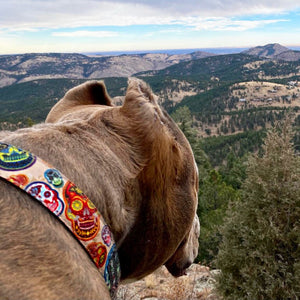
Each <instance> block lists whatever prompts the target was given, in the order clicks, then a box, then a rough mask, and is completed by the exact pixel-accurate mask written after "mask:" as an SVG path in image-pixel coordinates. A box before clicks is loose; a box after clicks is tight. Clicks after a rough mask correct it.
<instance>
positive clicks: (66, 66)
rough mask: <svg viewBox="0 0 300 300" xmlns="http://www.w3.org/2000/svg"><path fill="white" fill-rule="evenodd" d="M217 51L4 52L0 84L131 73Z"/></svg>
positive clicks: (164, 66) (120, 75) (127, 74)
mask: <svg viewBox="0 0 300 300" xmlns="http://www.w3.org/2000/svg"><path fill="white" fill-rule="evenodd" d="M211 55H214V54H211V53H206V52H194V53H191V54H179V55H168V54H159V53H158V54H155V53H152V54H136V55H120V56H100V57H99V56H93V57H91V56H86V55H82V54H76V53H73V54H67V53H48V54H22V55H2V56H0V87H3V86H7V85H11V84H14V83H22V82H26V81H32V80H36V79H57V78H70V79H91V78H106V77H128V76H131V75H132V74H134V73H137V72H141V71H146V70H159V69H163V68H166V67H168V66H170V65H173V64H176V63H179V62H182V61H190V60H193V59H199V58H203V57H207V56H211Z"/></svg>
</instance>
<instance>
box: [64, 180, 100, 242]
mask: <svg viewBox="0 0 300 300" xmlns="http://www.w3.org/2000/svg"><path fill="white" fill-rule="evenodd" d="M64 197H65V202H66V204H67V209H66V218H67V219H68V220H70V221H71V223H72V230H73V233H74V234H75V235H76V236H77V237H78V239H80V240H84V241H89V240H91V239H93V238H94V237H95V236H96V235H97V233H98V231H99V229H100V217H99V213H97V209H96V207H95V206H94V204H93V203H92V202H91V201H90V200H89V198H88V197H87V196H86V195H84V194H83V192H82V191H81V190H80V189H79V188H78V187H77V186H76V185H75V184H73V183H71V182H67V183H66V185H65V187H64Z"/></svg>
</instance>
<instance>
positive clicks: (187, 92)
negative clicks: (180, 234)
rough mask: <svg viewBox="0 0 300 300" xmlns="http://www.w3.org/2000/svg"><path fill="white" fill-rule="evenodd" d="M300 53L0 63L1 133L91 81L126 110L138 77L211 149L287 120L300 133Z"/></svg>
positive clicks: (269, 48) (38, 117)
mask: <svg viewBox="0 0 300 300" xmlns="http://www.w3.org/2000/svg"><path fill="white" fill-rule="evenodd" d="M299 53H300V51H292V50H289V49H287V48H285V47H283V46H281V45H278V44H271V45H266V46H259V47H256V48H252V49H249V50H245V51H243V52H241V53H235V54H225V55H224V54H222V55H216V54H212V53H206V52H195V53H190V54H172V55H169V54H166V53H162V54H159V53H150V54H133V55H129V54H126V55H120V56H86V55H82V54H59V53H56V54H55V53H54V54H23V55H10V56H0V87H1V88H0V105H1V110H0V129H8V130H14V129H16V128H19V127H24V126H30V125H32V124H34V123H39V122H42V121H43V120H44V119H45V117H46V115H47V113H48V112H49V110H50V109H51V107H52V106H53V105H54V104H55V103H56V102H57V101H58V100H59V99H60V98H62V97H63V95H64V93H65V92H66V91H67V90H68V89H70V88H72V87H74V86H76V85H78V84H80V83H82V82H84V81H85V80H89V79H102V80H104V81H105V84H106V85H107V89H108V91H109V93H110V96H111V97H112V98H113V100H114V103H115V104H116V105H121V104H122V101H123V100H124V95H125V92H126V86H127V78H128V77H129V76H136V77H140V78H141V79H143V80H145V81H146V82H148V83H149V84H150V86H151V87H152V89H153V91H154V92H155V93H156V94H157V95H158V96H159V102H160V104H161V105H162V106H163V107H164V108H165V109H166V110H167V111H168V112H169V113H170V114H174V113H175V112H176V111H178V110H179V109H182V108H185V107H186V108H187V109H188V110H189V111H190V113H191V117H190V122H191V126H192V128H193V130H195V131H196V132H197V136H198V137H199V138H203V139H206V140H207V141H209V139H217V138H218V137H222V136H223V137H225V136H229V137H230V136H232V135H235V139H237V137H240V139H241V140H243V139H244V137H243V136H245V135H247V134H248V133H249V132H253V134H254V135H255V134H256V135H259V134H260V133H259V132H261V131H264V130H265V129H266V128H270V127H271V126H273V125H274V124H275V123H276V122H277V121H280V120H282V119H283V118H284V117H285V116H286V115H287V114H289V115H290V116H291V119H292V120H293V122H294V124H295V128H297V130H298V131H299V124H300V60H299V59H300V56H299ZM298 56H299V59H298V60H297V59H295V58H297V57H298ZM283 57H284V59H283ZM179 122H180V120H179ZM259 141H260V139H257V144H259ZM239 143H242V142H241V141H239ZM296 146H297V147H299V148H300V145H299V146H298V144H297V145H296ZM234 147H235V146H234V144H231V145H230V149H234ZM236 147H237V149H238V147H240V146H236ZM254 148H255V149H258V148H257V147H254ZM255 149H253V150H255ZM235 151H239V150H235ZM242 153H243V151H240V152H239V155H242ZM223 156H224V155H221V156H220V157H221V158H220V159H218V162H216V164H219V163H221V162H222V157H223ZM213 160H214V159H213Z"/></svg>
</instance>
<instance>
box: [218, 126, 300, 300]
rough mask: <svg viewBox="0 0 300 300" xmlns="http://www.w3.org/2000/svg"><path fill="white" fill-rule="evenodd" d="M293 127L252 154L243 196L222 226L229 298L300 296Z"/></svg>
mask: <svg viewBox="0 0 300 300" xmlns="http://www.w3.org/2000/svg"><path fill="white" fill-rule="evenodd" d="M291 139H292V132H291V127H290V126H289V125H287V124H284V125H283V128H281V129H279V128H277V129H276V130H275V129H274V130H273V131H272V132H270V133H268V135H267V138H266V140H265V144H264V147H263V149H264V155H263V156H262V157H259V156H258V155H255V156H253V157H252V158H251V159H250V160H249V166H248V170H247V179H246V181H245V183H244V185H243V188H242V199H241V201H239V202H236V203H234V204H233V205H231V207H230V209H229V210H228V214H227V218H226V221H225V223H224V226H223V227H222V230H221V234H222V236H223V241H222V243H221V246H220V249H219V253H218V256H217V260H216V264H217V267H218V268H220V269H221V274H220V275H219V277H218V281H217V288H218V290H219V292H220V294H222V295H223V296H224V298H225V299H230V300H235V299H236V300H237V299H238V300H242V299H249V300H260V299H261V300H268V299H270V300H276V299H278V300H283V299H292V300H296V299H299V297H300V249H299V244H300V234H299V232H300V159H299V157H298V156H297V155H296V154H295V152H294V148H293V144H292V143H291V142H290V141H291Z"/></svg>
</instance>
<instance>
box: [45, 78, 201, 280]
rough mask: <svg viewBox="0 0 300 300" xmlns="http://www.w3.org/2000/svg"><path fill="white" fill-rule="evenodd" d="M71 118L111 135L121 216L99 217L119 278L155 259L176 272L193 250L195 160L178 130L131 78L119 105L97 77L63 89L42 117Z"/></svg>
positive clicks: (145, 270)
mask: <svg viewBox="0 0 300 300" xmlns="http://www.w3.org/2000/svg"><path fill="white" fill-rule="evenodd" d="M73 119H84V120H87V119H90V120H92V122H90V124H93V126H100V125H99V124H100V123H101V126H100V127H101V129H100V127H99V130H103V128H104V130H105V139H103V141H99V142H103V143H105V141H109V139H108V138H107V136H108V135H109V134H111V135H113V136H114V137H117V138H116V139H115V140H117V141H119V142H118V144H113V143H110V144H109V148H110V149H111V151H113V152H114V153H117V155H118V158H119V160H120V162H122V164H123V165H124V166H126V170H128V174H130V175H128V178H129V177H130V180H127V181H126V182H127V183H128V185H127V186H126V185H125V186H124V187H122V188H124V191H123V192H122V194H123V195H125V196H124V199H120V201H121V202H122V203H121V205H122V206H123V211H124V214H125V212H126V217H124V218H122V216H120V215H119V216H118V215H114V213H113V212H112V213H111V215H112V217H111V220H107V222H108V223H109V224H110V226H111V230H112V231H113V233H114V236H115V238H116V242H117V245H118V253H119V257H120V262H121V270H122V279H123V280H128V281H131V280H135V279H140V278H142V277H144V276H145V275H147V274H149V273H151V272H153V271H154V270H155V269H157V268H158V267H159V266H161V265H163V264H165V265H166V267H167V268H168V270H169V271H170V272H171V273H172V274H173V275H174V276H180V275H183V274H184V272H185V269H186V268H187V267H188V266H189V265H190V264H191V263H192V262H193V260H194V259H195V257H196V255H197V253H198V236H199V230H200V226H199V220H198V217H197V216H196V209H197V203H198V200H197V192H198V172H197V166H196V163H195V160H194V157H193V153H192V150H191V147H190V145H189V143H188V141H187V139H186V138H185V136H184V135H183V133H182V132H181V130H180V129H179V128H178V126H177V125H176V124H175V122H174V121H173V120H172V119H171V118H170V117H169V115H168V114H167V113H166V112H165V111H163V110H162V109H161V108H160V107H159V105H158V104H157V100H156V96H155V95H154V94H153V93H152V91H151V89H150V88H149V87H148V85H147V84H145V83H144V82H143V81H141V80H138V79H132V80H130V81H129V85H128V89H127V92H126V97H125V101H124V104H123V106H121V107H114V106H113V105H112V101H111V99H110V98H109V96H108V94H107V92H106V88H105V86H104V83H103V82H97V81H91V82H87V83H85V84H83V85H81V86H78V87H76V88H74V89H72V90H70V91H69V92H68V93H67V94H66V95H65V97H64V98H63V99H62V100H61V101H60V102H58V103H57V104H56V105H55V106H54V108H53V109H52V111H51V112H50V113H49V115H48V117H47V122H51V123H54V122H60V121H66V120H73ZM97 124H98V125H97ZM111 176H112V178H113V176H119V174H112V175H111ZM124 182H125V180H124ZM112 209H113V208H112ZM126 218H127V219H126ZM122 220H127V221H124V222H123V221H122ZM120 227H121V229H120Z"/></svg>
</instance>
